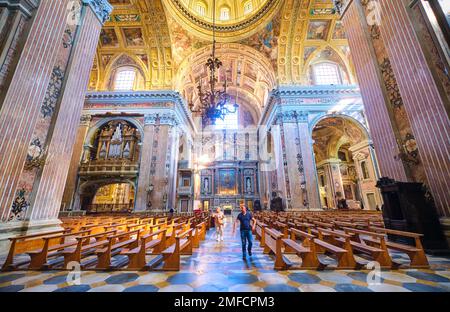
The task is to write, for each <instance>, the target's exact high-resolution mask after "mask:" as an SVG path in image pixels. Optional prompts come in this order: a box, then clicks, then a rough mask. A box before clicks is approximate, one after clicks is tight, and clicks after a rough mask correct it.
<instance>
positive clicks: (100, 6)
mask: <svg viewBox="0 0 450 312" xmlns="http://www.w3.org/2000/svg"><path fill="white" fill-rule="evenodd" d="M82 2H83V4H84V5H88V6H90V7H91V8H92V10H93V11H94V13H95V15H96V16H97V18H98V19H99V20H100V22H101V23H102V24H104V23H105V22H106V21H107V20H108V18H109V15H110V14H111V12H112V10H113V6H112V5H111V4H110V3H109V2H108V0H82Z"/></svg>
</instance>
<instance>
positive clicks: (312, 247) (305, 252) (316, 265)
mask: <svg viewBox="0 0 450 312" xmlns="http://www.w3.org/2000/svg"><path fill="white" fill-rule="evenodd" d="M289 233H290V235H291V238H290V239H288V238H285V239H283V244H284V245H285V246H284V247H285V248H284V253H295V254H296V255H297V256H299V257H300V258H301V259H302V263H301V268H302V269H312V270H323V269H324V268H325V267H326V264H323V263H321V262H320V260H319V258H318V257H317V252H316V244H315V243H314V236H313V235H311V234H308V233H306V232H303V231H300V230H297V229H293V228H291V229H289ZM297 237H300V238H301V239H302V244H299V243H297V242H296V238H297Z"/></svg>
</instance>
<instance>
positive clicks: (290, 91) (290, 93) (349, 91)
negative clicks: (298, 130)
mask: <svg viewBox="0 0 450 312" xmlns="http://www.w3.org/2000/svg"><path fill="white" fill-rule="evenodd" d="M272 95H274V96H279V97H300V96H301V97H304V96H310V97H311V96H314V97H316V96H343V95H344V96H349V95H354V96H359V95H360V92H359V88H358V87H357V86H326V87H324V86H309V87H298V86H297V87H280V88H278V89H275V90H273V91H272Z"/></svg>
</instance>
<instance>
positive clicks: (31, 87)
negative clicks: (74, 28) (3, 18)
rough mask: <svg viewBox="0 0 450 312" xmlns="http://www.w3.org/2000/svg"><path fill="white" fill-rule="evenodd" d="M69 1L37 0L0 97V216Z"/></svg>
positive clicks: (18, 167)
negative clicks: (23, 40) (22, 42)
mask: <svg viewBox="0 0 450 312" xmlns="http://www.w3.org/2000/svg"><path fill="white" fill-rule="evenodd" d="M68 2H69V0H61V1H41V2H40V3H39V7H38V8H37V11H36V12H35V13H34V18H33V21H32V25H31V27H30V31H29V33H28V34H27V37H26V38H25V42H24V46H23V48H22V50H21V52H20V55H19V56H18V57H19V60H18V63H17V66H15V70H14V72H13V73H11V78H10V79H11V80H10V82H9V84H8V88H7V89H5V90H3V92H1V94H2V96H1V99H0V101H1V102H0V107H1V110H0V150H1V153H0V219H1V220H5V219H6V218H7V216H8V214H9V210H10V208H11V205H12V203H13V200H14V195H15V193H14V192H15V189H16V187H17V183H18V180H19V178H20V175H21V173H22V169H23V167H24V164H25V161H26V156H27V150H28V146H29V144H30V141H31V136H32V132H33V129H34V127H35V124H36V121H37V119H38V117H39V114H40V108H41V105H42V102H43V100H44V96H45V94H46V91H47V86H48V83H49V80H50V77H51V73H52V70H53V66H54V64H55V61H56V57H57V53H58V49H59V44H60V42H61V38H62V37H63V32H64V27H65V25H66V18H67V15H68V12H67V10H66V9H67V4H68Z"/></svg>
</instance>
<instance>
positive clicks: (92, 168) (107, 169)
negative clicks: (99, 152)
mask: <svg viewBox="0 0 450 312" xmlns="http://www.w3.org/2000/svg"><path fill="white" fill-rule="evenodd" d="M138 172H139V164H138V162H137V161H130V160H127V159H107V160H91V161H89V162H87V163H82V164H81V165H80V170H79V175H80V176H81V177H93V176H102V177H105V176H106V177H118V176H120V177H130V178H134V177H136V176H137V175H138Z"/></svg>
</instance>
